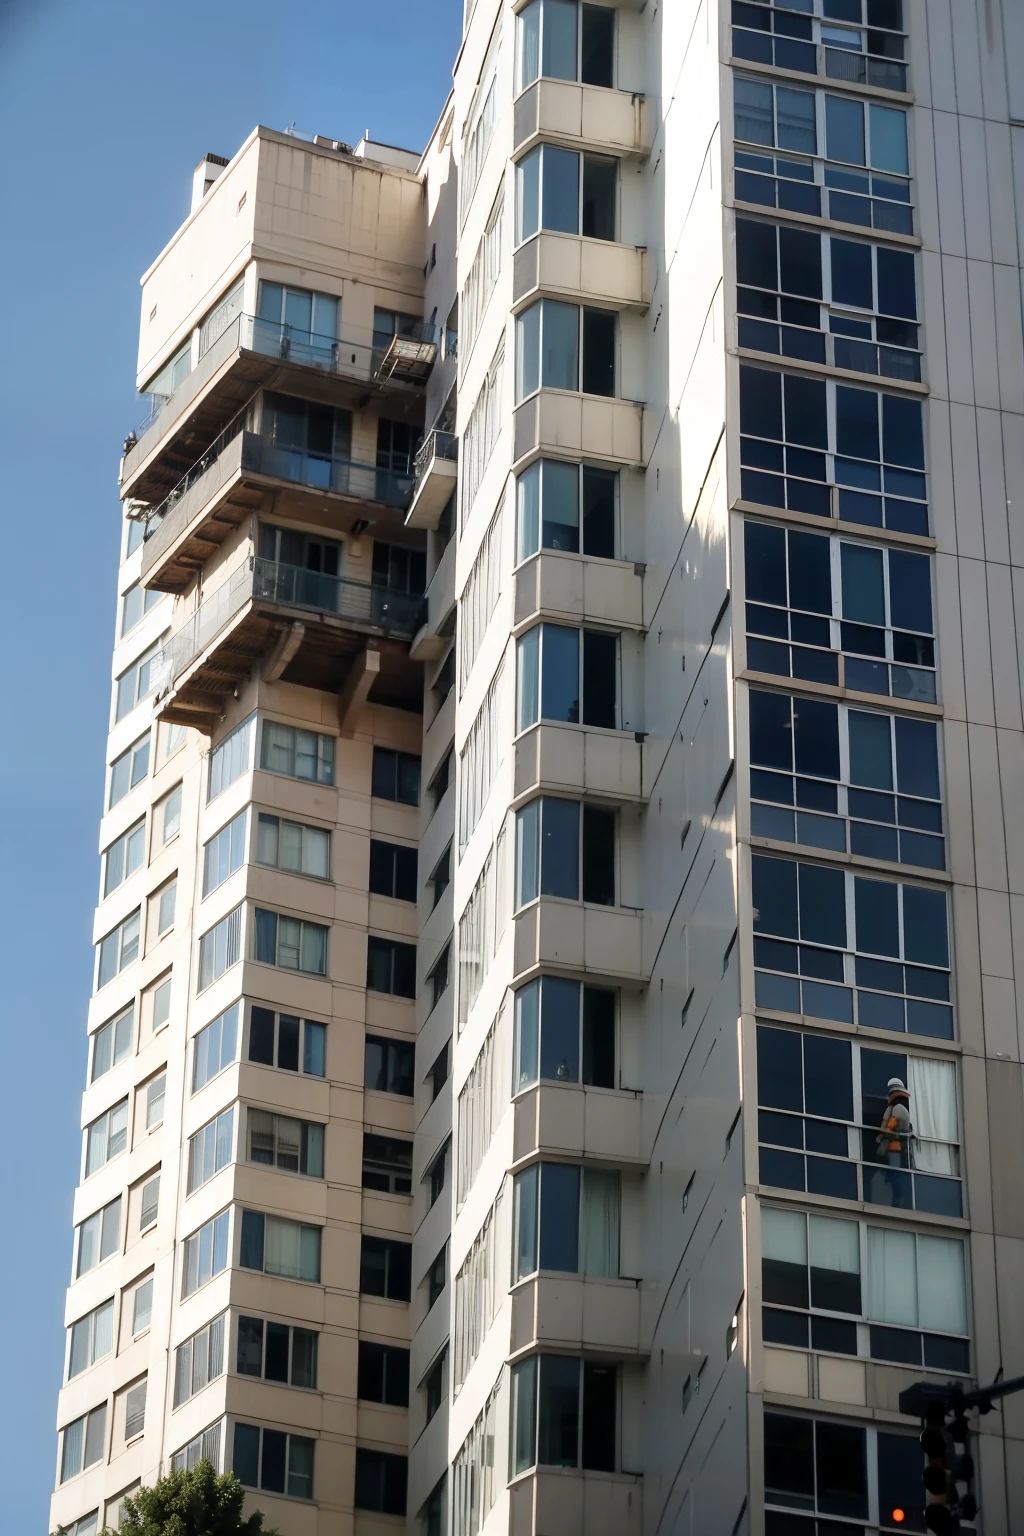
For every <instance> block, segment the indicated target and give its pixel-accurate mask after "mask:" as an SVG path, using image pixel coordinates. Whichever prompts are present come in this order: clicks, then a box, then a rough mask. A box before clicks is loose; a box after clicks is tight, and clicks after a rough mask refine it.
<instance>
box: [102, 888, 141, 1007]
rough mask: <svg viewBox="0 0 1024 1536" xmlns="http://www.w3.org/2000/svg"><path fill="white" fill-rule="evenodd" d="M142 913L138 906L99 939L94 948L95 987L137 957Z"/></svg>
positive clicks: (112, 977)
mask: <svg viewBox="0 0 1024 1536" xmlns="http://www.w3.org/2000/svg"><path fill="white" fill-rule="evenodd" d="M141 920H142V914H141V911H140V909H139V908H138V907H136V908H135V911H134V912H132V913H130V915H129V916H128V917H126V918H125V920H124V922H123V923H119V924H118V925H117V927H116V928H115V929H114V930H113V931H112V932H111V933H108V934H107V936H106V938H105V939H101V940H100V942H99V943H98V944H97V946H96V948H97V951H98V957H97V963H96V988H97V991H98V990H99V988H100V987H105V986H106V985H107V982H108V981H113V979H114V977H115V976H117V975H119V974H120V972H121V971H123V970H125V969H126V967H127V966H129V965H131V964H132V963H133V962H134V961H135V960H137V959H138V958H139V928H140V925H141Z"/></svg>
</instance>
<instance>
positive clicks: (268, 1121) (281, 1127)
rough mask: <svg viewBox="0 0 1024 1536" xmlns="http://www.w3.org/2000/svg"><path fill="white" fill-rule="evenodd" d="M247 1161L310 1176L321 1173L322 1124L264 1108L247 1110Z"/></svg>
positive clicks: (322, 1159)
mask: <svg viewBox="0 0 1024 1536" xmlns="http://www.w3.org/2000/svg"><path fill="white" fill-rule="evenodd" d="M248 1157H249V1161H250V1163H264V1164H266V1166H267V1167H269V1168H283V1169H284V1170H285V1171H286V1172H287V1173H304V1174H306V1175H307V1177H309V1178H311V1179H322V1178H323V1176H324V1128H323V1126H322V1125H320V1124H318V1123H317V1122H316V1121H314V1120H294V1119H292V1118H291V1117H290V1116H289V1115H273V1114H270V1113H269V1112H268V1111H267V1110H265V1109H250V1110H249V1112H248Z"/></svg>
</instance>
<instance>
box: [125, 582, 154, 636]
mask: <svg viewBox="0 0 1024 1536" xmlns="http://www.w3.org/2000/svg"><path fill="white" fill-rule="evenodd" d="M162 597H163V593H162V592H154V591H152V590H151V589H150V588H147V587H142V586H140V585H139V583H138V582H137V581H136V582H133V583H132V585H131V586H130V587H129V588H128V590H127V592H126V593H125V594H124V596H123V597H122V598H121V636H122V638H123V637H124V636H125V635H126V634H127V633H128V631H129V630H130V629H134V628H135V626H136V624H138V623H140V622H141V621H142V619H143V618H144V617H145V615H146V614H147V613H148V612H149V610H150V609H151V608H153V607H155V605H156V604H157V603H158V602H159V601H160V599H161V598H162Z"/></svg>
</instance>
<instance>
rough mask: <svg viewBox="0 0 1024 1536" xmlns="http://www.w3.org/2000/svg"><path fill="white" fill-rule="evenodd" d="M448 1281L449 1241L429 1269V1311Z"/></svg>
mask: <svg viewBox="0 0 1024 1536" xmlns="http://www.w3.org/2000/svg"><path fill="white" fill-rule="evenodd" d="M447 1283H448V1245H447V1243H446V1244H445V1246H444V1247H443V1248H442V1249H441V1252H440V1253H439V1254H438V1255H437V1258H436V1259H435V1260H434V1262H433V1264H431V1266H430V1268H429V1269H428V1270H427V1311H428V1312H429V1311H430V1309H431V1307H432V1306H433V1305H434V1303H435V1302H436V1301H437V1300H438V1298H439V1297H440V1295H441V1292H442V1291H443V1290H444V1288H445V1286H446V1285H447Z"/></svg>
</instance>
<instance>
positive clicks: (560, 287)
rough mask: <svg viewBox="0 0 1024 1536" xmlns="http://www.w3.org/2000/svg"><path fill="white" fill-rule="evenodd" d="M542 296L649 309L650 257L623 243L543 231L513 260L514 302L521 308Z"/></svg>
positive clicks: (637, 247)
mask: <svg viewBox="0 0 1024 1536" xmlns="http://www.w3.org/2000/svg"><path fill="white" fill-rule="evenodd" d="M539 294H550V295H552V296H553V297H555V298H566V297H569V298H573V299H576V300H577V301H578V299H579V297H580V295H581V294H582V295H583V296H584V298H585V299H587V300H591V299H593V300H594V301H595V302H597V303H599V304H601V305H602V306H603V307H607V308H610V309H626V310H629V309H632V310H639V311H643V310H646V309H647V307H648V305H649V304H650V302H651V294H650V275H649V271H648V264H647V252H646V250H645V249H644V248H643V247H642V246H638V245H623V244H622V243H621V242H620V241H618V240H594V239H591V238H589V237H588V236H586V235H574V234H563V233H560V232H556V231H554V230H548V229H542V230H540V231H539V232H538V233H537V234H535V235H534V236H533V237H532V238H531V239H529V240H527V241H526V242H525V244H523V245H521V246H520V247H519V249H518V250H517V251H516V253H515V256H514V257H513V266H512V302H513V303H514V304H515V306H516V308H517V309H518V308H519V307H521V306H523V305H525V304H527V303H530V302H532V301H533V299H534V298H536V297H537V296H538V295H539Z"/></svg>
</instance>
